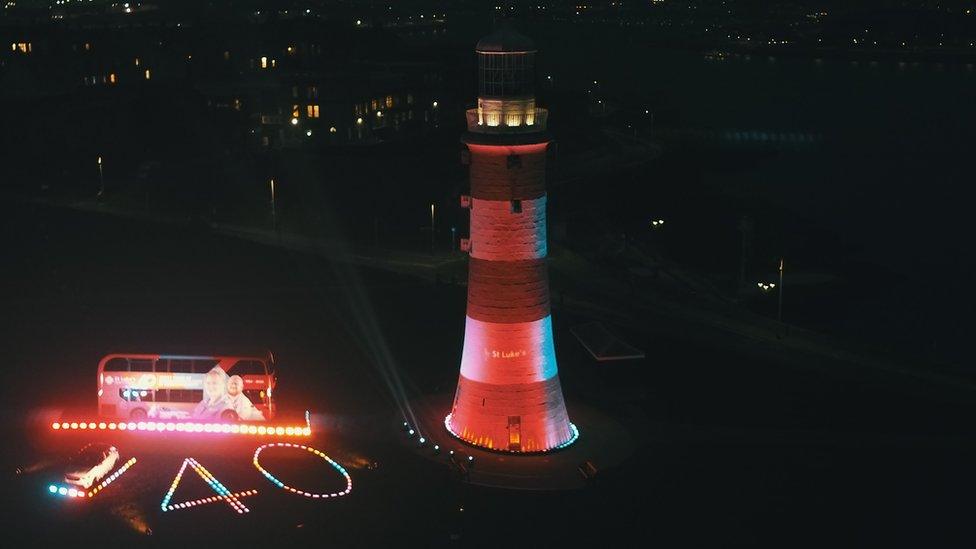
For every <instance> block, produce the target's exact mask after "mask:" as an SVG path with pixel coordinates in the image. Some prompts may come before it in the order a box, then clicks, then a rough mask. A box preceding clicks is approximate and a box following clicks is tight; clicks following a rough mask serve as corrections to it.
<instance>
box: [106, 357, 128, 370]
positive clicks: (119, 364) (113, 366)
mask: <svg viewBox="0 0 976 549" xmlns="http://www.w3.org/2000/svg"><path fill="white" fill-rule="evenodd" d="M105 371H106V372H128V371H129V361H128V360H126V359H124V358H113V359H112V360H109V361H108V362H106V363H105Z"/></svg>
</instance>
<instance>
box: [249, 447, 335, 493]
mask: <svg viewBox="0 0 976 549" xmlns="http://www.w3.org/2000/svg"><path fill="white" fill-rule="evenodd" d="M272 446H277V447H281V448H297V449H299V450H305V451H306V452H309V453H312V454H314V455H316V456H319V457H320V458H322V459H323V460H325V462H326V463H328V464H329V465H331V466H332V468H333V469H335V470H336V471H338V472H339V474H341V475H342V476H343V477H345V479H346V488H345V490H342V491H340V492H331V493H326V494H313V493H310V492H306V491H304V490H299V489H298V488H293V487H291V486H288V485H287V484H285V483H283V482H281V481H280V480H278V479H277V478H276V477H275V476H274V475H272V474H271V473H269V472H268V471H267V470H266V469H265V468H264V467H262V466H261V462H260V461H259V460H258V458H259V456H260V455H261V452H262V451H264V449H265V448H269V447H272ZM254 467H255V468H257V470H258V471H259V472H260V473H261V474H262V475H264V477H265V478H267V479H268V480H269V481H270V482H271V483H272V484H274V485H275V486H277V487H278V488H281V489H282V490H285V491H288V492H291V493H293V494H298V495H301V496H305V497H307V498H315V499H318V498H337V497H341V496H344V495H346V494H348V493H349V492H352V477H350V476H349V472H348V471H346V469H345V467H343V466H342V465H339V464H338V463H336V462H335V461H334V460H333V459H332V458H330V457H329V456H327V455H325V454H323V453H322V452H320V451H319V450H316V449H315V448H312V447H310V446H305V445H302V444H292V443H290V442H276V443H271V444H262V445H261V446H258V449H257V450H255V451H254Z"/></svg>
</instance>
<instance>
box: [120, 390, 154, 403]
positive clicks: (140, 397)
mask: <svg viewBox="0 0 976 549" xmlns="http://www.w3.org/2000/svg"><path fill="white" fill-rule="evenodd" d="M119 396H120V397H122V400H128V401H129V402H152V401H153V396H154V395H153V390H152V389H119Z"/></svg>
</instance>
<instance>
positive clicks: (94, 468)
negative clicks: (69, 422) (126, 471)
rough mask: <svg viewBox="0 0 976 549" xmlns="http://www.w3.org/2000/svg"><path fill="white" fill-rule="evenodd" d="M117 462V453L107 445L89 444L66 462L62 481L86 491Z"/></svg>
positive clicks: (113, 447)
mask: <svg viewBox="0 0 976 549" xmlns="http://www.w3.org/2000/svg"><path fill="white" fill-rule="evenodd" d="M118 461H119V451H118V449H117V448H116V447H115V446H110V445H108V444H89V445H88V446H85V447H84V448H82V449H81V451H80V452H79V453H78V455H76V456H75V457H73V458H71V459H70V460H69V461H68V466H67V468H66V470H65V474H64V481H65V482H67V483H68V484H74V485H75V486H81V487H82V488H85V489H86V490H87V489H88V488H91V486H92V484H95V483H96V482H98V481H99V480H102V478H104V477H105V475H107V474H108V473H109V472H110V471H111V470H112V469H114V468H115V464H116V462H118Z"/></svg>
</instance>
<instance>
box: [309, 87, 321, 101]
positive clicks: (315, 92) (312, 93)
mask: <svg viewBox="0 0 976 549" xmlns="http://www.w3.org/2000/svg"><path fill="white" fill-rule="evenodd" d="M308 98H309V99H318V98H319V88H318V86H309V87H308Z"/></svg>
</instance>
